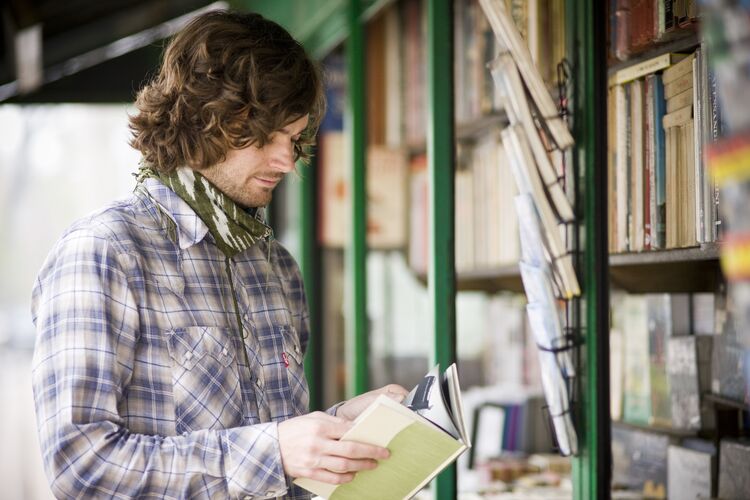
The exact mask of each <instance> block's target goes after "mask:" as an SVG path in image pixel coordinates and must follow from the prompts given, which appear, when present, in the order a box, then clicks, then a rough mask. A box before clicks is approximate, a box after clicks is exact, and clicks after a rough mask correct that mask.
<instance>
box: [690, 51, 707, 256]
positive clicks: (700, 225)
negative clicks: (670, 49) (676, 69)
mask: <svg viewBox="0 0 750 500" xmlns="http://www.w3.org/2000/svg"><path fill="white" fill-rule="evenodd" d="M702 62H703V52H702V51H701V50H700V49H699V50H698V51H696V56H695V59H694V60H693V108H694V109H693V120H694V121H693V143H694V149H693V155H694V158H693V166H694V176H695V190H694V195H695V241H696V242H697V243H705V242H706V238H705V236H704V235H705V224H704V213H703V206H704V205H703V140H702V136H701V133H702V131H703V112H704V108H703V93H702V88H701V87H702V84H701V73H702V72H701V65H702Z"/></svg>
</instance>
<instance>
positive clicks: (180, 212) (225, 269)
mask: <svg viewBox="0 0 750 500" xmlns="http://www.w3.org/2000/svg"><path fill="white" fill-rule="evenodd" d="M145 187H146V189H147V191H148V193H149V195H146V194H145V193H139V192H138V191H136V193H135V194H134V195H133V196H132V197H131V198H130V199H127V200H123V201H120V202H116V203H114V204H112V205H111V206H109V207H106V208H105V209H103V210H101V211H99V212H97V213H95V214H93V215H91V216H89V217H87V218H85V219H82V220H80V221H78V222H77V223H75V224H74V225H73V226H72V227H71V228H70V229H68V230H67V231H66V233H65V234H64V235H63V236H62V238H61V239H60V241H59V242H58V243H57V244H56V245H55V247H54V248H53V250H52V251H51V253H50V255H49V257H48V258H47V260H46V262H45V263H44V265H43V267H42V270H41V272H40V274H39V277H38V279H37V281H36V283H35V286H34V290H33V296H32V316H33V320H34V323H35V325H36V328H37V332H38V337H37V344H36V349H35V352H34V362H33V388H34V398H35V405H36V413H37V422H38V428H39V435H40V441H41V447H42V451H43V456H44V457H43V458H44V464H45V468H46V472H47V475H48V478H49V480H50V483H51V485H52V489H53V492H54V493H55V495H56V496H58V497H76V498H81V497H111V498H133V497H139V498H140V497H158V498H188V497H190V498H193V497H198V498H268V497H277V496H284V495H287V498H293V499H301V498H309V497H310V495H309V494H308V493H307V492H305V491H304V490H302V489H300V488H298V487H296V486H294V485H292V484H291V482H290V480H289V478H287V477H285V475H284V471H283V467H282V463H281V456H280V453H279V444H278V432H277V424H278V422H280V421H282V420H285V419H288V418H290V417H294V416H297V415H302V414H304V413H306V412H307V411H308V408H307V407H308V389H307V384H306V381H305V377H304V372H303V369H302V357H303V353H304V350H305V346H306V343H307V339H308V317H307V308H306V302H305V296H304V290H303V285H302V280H301V276H300V272H299V269H298V267H297V265H296V263H295V262H294V259H293V258H292V257H291V255H289V253H288V252H287V251H286V250H285V249H284V248H283V247H282V246H281V245H280V244H279V243H277V242H276V241H273V240H272V241H271V242H268V243H267V242H265V241H263V242H258V243H256V244H255V245H253V246H252V247H251V248H249V249H247V250H246V251H244V252H242V253H240V254H239V255H237V256H235V257H234V258H232V259H227V258H226V257H225V256H224V255H223V254H222V253H221V252H220V251H219V250H218V248H217V247H216V245H215V244H214V242H213V237H212V236H211V234H210V233H208V230H207V227H206V225H205V224H204V223H203V222H202V221H201V219H200V218H198V216H197V215H196V214H195V212H193V210H192V209H191V208H190V207H189V206H188V205H187V204H186V203H185V202H184V201H183V200H182V199H180V198H179V197H178V196H177V195H176V194H175V193H174V192H173V191H171V190H170V189H169V188H167V187H166V186H164V185H163V184H161V183H160V182H159V181H158V180H156V179H148V180H147V181H146V182H145ZM165 216H168V218H169V219H171V220H169V221H168V220H166V217H165ZM170 225H171V228H172V230H173V231H171V233H174V232H175V231H174V230H175V229H176V237H174V236H173V237H172V238H170V237H169V236H168V235H169V234H170V231H169V229H168V226H170ZM269 246H270V248H269ZM235 307H237V311H235ZM238 322H241V328H242V335H241V334H240V333H239V332H238V329H239V328H238ZM243 335H244V337H245V338H244V340H243Z"/></svg>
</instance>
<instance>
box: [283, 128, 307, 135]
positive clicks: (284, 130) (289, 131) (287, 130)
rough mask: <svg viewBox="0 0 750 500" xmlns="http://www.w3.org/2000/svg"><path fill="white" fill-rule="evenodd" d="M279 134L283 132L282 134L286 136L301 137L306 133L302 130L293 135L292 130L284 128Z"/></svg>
mask: <svg viewBox="0 0 750 500" xmlns="http://www.w3.org/2000/svg"><path fill="white" fill-rule="evenodd" d="M279 132H281V133H282V134H286V135H300V134H302V132H304V130H300V131H299V132H297V133H296V134H292V131H291V130H289V129H288V128H286V127H284V128H282V129H281V130H279Z"/></svg>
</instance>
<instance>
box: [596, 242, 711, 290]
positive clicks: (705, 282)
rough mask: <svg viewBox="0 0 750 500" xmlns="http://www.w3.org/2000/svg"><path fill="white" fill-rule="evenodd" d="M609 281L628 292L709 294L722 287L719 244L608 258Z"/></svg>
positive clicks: (626, 254)
mask: <svg viewBox="0 0 750 500" xmlns="http://www.w3.org/2000/svg"><path fill="white" fill-rule="evenodd" d="M609 273H610V280H611V282H612V284H613V285H614V286H616V287H617V288H620V289H622V290H626V291H628V292H631V293H654V292H664V293H679V292H712V291H715V290H718V289H719V288H720V287H721V285H722V284H723V278H722V275H721V269H720V266H719V245H718V244H717V243H706V244H703V245H701V246H699V247H693V248H675V249H670V250H659V251H648V252H639V253H616V254H610V256H609Z"/></svg>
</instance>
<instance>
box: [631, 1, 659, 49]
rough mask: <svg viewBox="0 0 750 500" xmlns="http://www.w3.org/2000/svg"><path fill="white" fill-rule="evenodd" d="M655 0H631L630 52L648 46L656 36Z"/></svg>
mask: <svg viewBox="0 0 750 500" xmlns="http://www.w3.org/2000/svg"><path fill="white" fill-rule="evenodd" d="M655 8H656V3H655V2H654V0H631V1H630V53H631V54H633V53H637V52H641V51H643V50H644V49H646V48H648V47H649V46H650V45H651V44H652V43H653V41H654V38H655V37H656V32H655V30H654V16H655V12H654V9H655Z"/></svg>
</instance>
